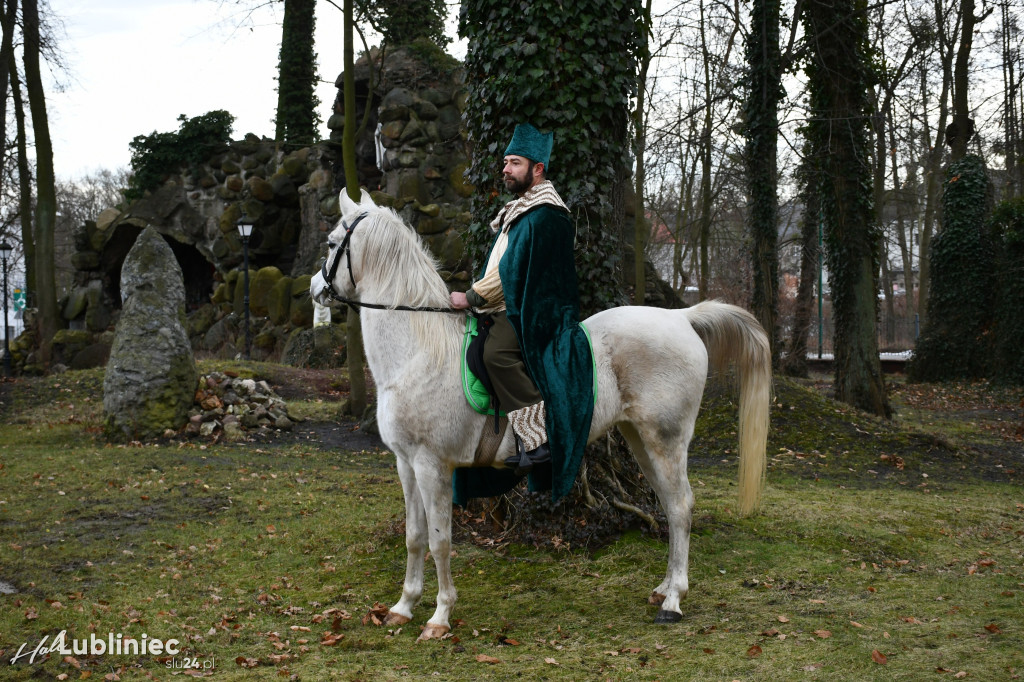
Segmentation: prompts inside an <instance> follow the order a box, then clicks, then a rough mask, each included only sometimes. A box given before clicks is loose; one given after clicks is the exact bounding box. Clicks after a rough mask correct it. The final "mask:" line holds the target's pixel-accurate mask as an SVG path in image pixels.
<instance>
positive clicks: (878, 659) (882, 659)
mask: <svg viewBox="0 0 1024 682" xmlns="http://www.w3.org/2000/svg"><path fill="white" fill-rule="evenodd" d="M871 660H872V661H874V662H875V663H877V664H878V665H885V664H886V663H888V662H889V659H888V658H886V656H885V654H883V653H882V652H881V651H879V650H878V649H873V650H872V651H871Z"/></svg>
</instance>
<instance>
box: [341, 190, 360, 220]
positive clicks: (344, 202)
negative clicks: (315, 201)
mask: <svg viewBox="0 0 1024 682" xmlns="http://www.w3.org/2000/svg"><path fill="white" fill-rule="evenodd" d="M363 193H364V194H365V193H366V190H363ZM338 204H339V205H340V206H341V214H342V215H348V214H349V213H352V212H353V211H355V210H357V209H358V208H359V204H357V203H356V202H354V201H352V199H351V198H350V197H349V196H348V190H347V189H345V188H342V190H341V193H340V194H338Z"/></svg>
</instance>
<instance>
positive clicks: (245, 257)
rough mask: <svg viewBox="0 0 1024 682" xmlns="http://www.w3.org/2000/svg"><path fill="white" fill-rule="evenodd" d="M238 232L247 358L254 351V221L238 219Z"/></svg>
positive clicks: (243, 217) (244, 217) (243, 218)
mask: <svg viewBox="0 0 1024 682" xmlns="http://www.w3.org/2000/svg"><path fill="white" fill-rule="evenodd" d="M238 234H240V235H242V267H243V268H244V269H245V359H246V360H248V359H249V358H250V355H251V353H252V331H251V330H250V329H249V237H250V236H251V235H252V221H251V220H249V218H248V217H246V216H242V217H241V218H239V219H238Z"/></svg>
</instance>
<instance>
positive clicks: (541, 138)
mask: <svg viewBox="0 0 1024 682" xmlns="http://www.w3.org/2000/svg"><path fill="white" fill-rule="evenodd" d="M554 143H555V134H554V133H542V132H540V131H539V130H537V129H536V128H534V127H533V126H532V125H530V124H529V123H519V124H517V125H516V129H515V131H514V132H513V133H512V141H511V142H509V143H508V148H507V149H506V150H505V156H509V155H515V156H523V157H525V158H527V159H529V160H530V161H533V162H534V163H543V164H544V167H545V168H547V165H548V159H549V158H551V147H552V146H553V145H554Z"/></svg>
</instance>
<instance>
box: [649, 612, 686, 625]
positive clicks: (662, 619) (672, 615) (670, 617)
mask: <svg viewBox="0 0 1024 682" xmlns="http://www.w3.org/2000/svg"><path fill="white" fill-rule="evenodd" d="M682 619H683V614H681V613H676V612H675V611H666V610H665V609H658V615H656V616H655V617H654V622H655V623H656V624H658V625H667V624H668V623H678V622H679V621H681V620H682Z"/></svg>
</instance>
